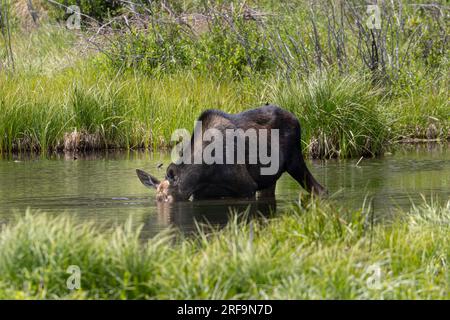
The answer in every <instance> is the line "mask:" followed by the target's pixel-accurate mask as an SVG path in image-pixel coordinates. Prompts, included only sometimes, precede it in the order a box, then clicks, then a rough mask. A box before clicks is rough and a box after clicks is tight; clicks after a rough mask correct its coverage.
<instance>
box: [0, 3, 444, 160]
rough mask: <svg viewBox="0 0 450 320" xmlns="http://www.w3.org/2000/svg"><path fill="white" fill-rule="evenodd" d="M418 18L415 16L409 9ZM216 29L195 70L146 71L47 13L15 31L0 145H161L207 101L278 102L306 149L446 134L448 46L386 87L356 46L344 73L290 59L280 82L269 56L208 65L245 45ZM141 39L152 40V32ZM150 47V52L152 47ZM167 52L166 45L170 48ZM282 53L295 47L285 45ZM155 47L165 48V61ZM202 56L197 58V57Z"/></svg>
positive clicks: (347, 152) (1, 87) (8, 148)
mask: <svg viewBox="0 0 450 320" xmlns="http://www.w3.org/2000/svg"><path fill="white" fill-rule="evenodd" d="M260 4H261V6H262V7H261V8H265V6H266V5H268V3H266V2H264V1H262V2H260ZM195 8H196V7H195V6H193V7H192V10H194V11H195ZM283 8H284V9H283ZM267 9H268V10H269V7H267ZM288 9H289V7H286V6H281V7H280V8H278V7H277V6H274V7H273V10H288ZM290 10H291V9H289V10H288V11H286V12H284V11H283V14H284V15H287V16H286V19H285V20H286V21H285V23H286V26H285V27H286V28H288V29H289V28H293V27H294V26H295V25H298V23H296V21H297V20H296V19H297V18H298V17H297V15H294V14H293V15H292V16H290V15H288V14H287V13H288V12H289V11H290ZM305 10H306V9H305V8H304V6H302V7H301V8H300V7H299V8H298V10H297V11H295V12H296V14H297V13H302V14H303V15H302V17H307V16H308V14H309V9H308V11H305ZM408 12H409V11H408ZM409 14H413V13H412V12H410V13H409ZM415 14H419V13H417V12H416V13H414V15H413V16H412V17H414V16H415ZM322 18H323V17H322ZM322 18H320V19H319V18H318V23H319V27H320V28H322V29H323V28H324V27H326V25H324V24H323V23H324V21H325V20H321V19H322ZM292 19H293V20H292ZM275 21H278V20H275ZM408 21H409V20H408ZM410 22H411V21H409V22H408V23H410ZM423 23H428V22H426V21H425V20H424V22H423ZM244 26H246V25H245V23H244V25H243V26H242V27H243V28H244V29H245V30H244V31H245V35H248V36H249V37H250V38H252V37H253V36H254V35H253V34H252V32H256V31H255V30H253V29H252V28H249V29H248V30H247V28H246V27H244ZM276 26H277V25H276ZM305 28H307V27H305ZM289 30H290V29H289ZM433 30H434V29H433ZM222 31H223V30H221V29H220V28H219V30H218V31H217V32H219V33H218V34H216V33H214V34H213V36H212V38H211V39H209V38H208V34H203V35H202V37H201V38H202V39H203V38H205V39H203V40H205V41H206V42H207V43H208V46H211V47H208V46H206V47H205V48H209V49H211V50H212V49H214V50H213V51H211V52H210V51H206V56H207V57H206V58H205V57H203V58H205V59H206V60H205V61H209V62H208V63H206V62H204V61H203V60H201V59H200V56H196V57H194V58H198V59H200V60H198V59H197V60H198V61H197V60H196V59H194V60H195V61H194V62H195V63H194V65H195V67H192V68H190V67H183V68H182V67H179V64H178V63H175V66H174V68H170V70H165V69H164V68H163V69H161V70H159V69H158V70H159V71H158V70H153V71H158V72H150V73H149V72H145V71H143V70H140V69H139V68H137V67H136V68H134V67H133V65H131V66H130V67H129V68H125V69H126V70H123V69H121V68H122V67H124V65H123V64H121V63H120V61H118V62H117V63H116V64H117V65H116V66H114V65H112V64H111V63H110V62H108V60H107V59H106V58H105V57H104V56H102V55H101V54H99V53H98V52H95V51H92V50H88V49H87V48H88V44H87V42H86V41H85V39H83V37H85V36H86V34H84V33H83V32H81V31H76V32H75V31H70V30H66V29H64V28H61V27H60V26H58V25H56V24H55V23H54V21H52V20H51V19H47V20H46V21H43V22H42V23H41V25H40V26H39V27H38V28H36V27H35V28H31V29H30V30H26V31H25V30H21V29H20V28H19V27H16V28H14V30H13V34H12V39H11V46H12V49H13V52H14V61H15V69H14V72H11V70H7V69H1V70H0V153H4V152H19V151H26V150H33V151H37V152H43V153H44V152H47V151H54V150H59V151H62V150H67V151H70V150H72V149H106V148H152V149H159V148H166V147H169V146H170V138H171V134H172V132H173V131H174V130H175V129H179V128H186V129H188V130H191V129H192V127H193V123H194V120H195V119H196V118H197V117H198V116H199V115H200V114H201V112H202V111H204V110H205V109H208V108H215V109H221V110H223V111H226V112H233V113H235V112H240V111H243V110H246V109H249V108H254V107H257V106H259V105H262V104H264V103H266V102H269V103H276V104H278V105H280V106H281V107H283V108H286V109H288V110H290V111H291V112H293V113H294V114H295V115H296V116H297V117H298V118H299V119H300V122H301V126H302V133H303V136H302V145H303V147H304V149H305V153H306V154H308V155H309V156H312V157H320V158H326V157H342V158H344V157H359V156H361V155H364V156H370V155H377V154H382V152H383V149H384V147H385V146H386V145H387V144H389V143H390V142H392V141H397V140H399V139H401V138H403V137H409V138H424V137H426V136H427V129H428V128H429V127H430V126H431V125H433V126H434V127H435V128H436V130H435V131H436V137H437V138H440V139H441V140H445V139H448V138H449V135H450V113H449V109H450V108H449V101H450V100H449V95H448V90H447V87H448V73H447V72H445V71H446V70H447V69H448V68H446V66H447V65H448V57H447V55H445V54H443V55H438V56H439V59H437V58H436V59H437V60H436V61H437V62H435V64H436V65H433V67H425V66H424V63H425V62H424V61H422V60H421V59H419V58H417V59H416V60H417V61H413V63H411V64H410V65H408V66H407V67H408V68H409V69H405V70H403V71H404V72H402V73H401V74H400V75H399V79H397V80H396V82H395V83H394V84H391V85H388V84H386V83H384V84H374V82H373V77H371V76H368V75H367V72H364V70H360V69H361V68H360V67H359V65H358V64H357V63H356V61H357V60H358V59H357V58H356V56H354V57H353V56H351V55H355V54H356V53H355V52H353V51H349V52H348V54H349V57H348V59H349V60H350V61H352V60H354V62H355V64H354V65H353V64H351V63H350V65H352V66H353V67H352V68H350V70H349V71H348V72H344V73H343V72H338V69H337V67H336V65H334V64H333V63H331V62H330V63H329V64H326V65H325V66H324V69H323V70H321V71H320V72H319V70H315V69H314V68H311V70H309V72H308V75H306V74H305V73H302V72H303V71H302V68H301V67H300V65H301V63H300V65H297V67H295V66H296V64H293V65H292V67H290V69H291V72H292V74H295V75H297V76H298V77H295V76H294V77H293V78H286V77H285V76H284V71H283V70H282V68H279V67H276V66H275V65H276V63H275V62H274V61H272V62H274V63H272V62H271V64H270V65H271V66H270V67H269V66H268V67H267V70H265V71H264V72H256V71H255V72H253V71H252V70H250V69H248V68H244V69H245V70H247V69H248V70H247V71H248V72H247V71H246V72H244V75H242V76H240V77H233V76H230V75H229V72H227V71H226V70H223V72H222V71H220V70H221V69H220V68H219V69H217V70H216V69H215V68H212V67H211V66H210V65H209V63H211V61H214V59H218V58H220V59H224V61H222V62H223V65H222V67H224V68H226V65H227V63H231V65H232V66H235V65H234V64H233V63H237V61H235V60H236V59H237V60H239V61H241V62H242V61H243V63H244V66H245V63H247V62H246V61H245V60H246V59H243V57H244V56H245V55H243V52H242V50H237V49H239V48H240V49H242V48H241V47H240V46H242V45H241V44H239V43H240V42H239V41H237V42H236V41H235V40H236V39H234V38H233V37H234V36H233V35H232V34H228V36H230V37H232V38H233V39H234V40H233V39H228V40H229V41H231V40H233V41H234V42H233V41H232V43H229V42H228V40H227V39H226V38H227V35H225V34H222ZM285 31H287V30H285ZM290 31H292V30H290ZM304 31H305V30H304ZM306 31H307V29H306ZM322 31H323V30H322ZM219 35H220V36H223V37H224V38H225V39H222V40H224V41H225V40H226V41H225V42H224V43H221V44H222V45H225V46H224V47H221V46H220V45H219V44H217V47H214V45H215V43H216V42H217V41H215V40H214V39H215V38H214V37H215V36H219ZM324 35H325V34H323V35H322V38H323V39H322V38H321V39H322V40H323V41H325V38H324ZM132 38H133V37H132ZM207 40H208V41H207ZM285 40H286V39H285ZM2 41H3V40H1V39H0V43H3V42H2ZM146 41H150V44H151V45H152V46H151V48H153V47H155V43H154V42H152V41H151V39H147V40H146ZM305 41H306V40H305ZM324 44H325V43H324ZM324 44H322V45H324ZM124 45H125V46H126V43H124ZM205 45H206V44H205ZM228 45H231V47H230V48H229V47H228ZM291 45H292V43H291ZM305 45H306V46H307V47H308V48H309V47H310V46H313V43H311V41H309V40H308V41H306V42H305ZM186 46H188V44H186ZM186 46H185V45H183V46H182V47H183V50H184V49H186V50H187V49H189V48H187V47H186ZM234 46H237V47H236V48H237V49H236V48H235V47H234ZM3 47H4V46H0V56H2V57H4V56H5V54H6V53H5V52H4V49H3ZM156 47H158V48H159V46H158V45H157V44H156ZM437 47H438V46H437ZM437 47H436V48H437ZM233 48H234V49H236V50H237V51H236V52H235V51H234V49H233ZM308 48H306V49H307V50H308V59H311V60H314V59H315V58H314V52H313V51H311V50H313V48H309V49H308ZM128 49H130V50H131V52H132V51H133V50H134V49H133V47H131V48H128ZM144 49H145V47H144V48H143V50H144ZM166 49H167V50H168V51H170V52H171V51H172V49H174V50H175V49H176V48H171V47H170V46H169V47H168V48H165V49H164V50H166ZM191 49H192V48H191ZM209 49H208V50H209ZM146 50H147V51H148V50H150V49H148V48H147V49H146ZM164 50H163V51H164ZM287 50H288V51H289V50H291V51H292V54H294V51H293V48H291V49H287ZM417 50H419V49H417ZM147 51H145V50H144V53H146V54H149V55H150V56H152V54H153V53H152V52H151V50H150V51H148V52H147ZM224 51H227V52H224ZM263 51H264V50H263ZM269 51H270V50H269ZM127 52H128V51H127ZM164 52H165V51H164ZM164 52H162V56H164V57H165V58H164V59H167V57H166V55H165V53H164ZM264 52H265V53H264V54H266V53H267V54H269V52H266V51H264ZM221 53H223V54H221ZM256 53H258V52H255V54H256ZM416 53H417V52H416ZM130 54H131V53H130ZM417 54H418V53H417ZM219 56H220V57H219ZM297 58H299V57H297ZM161 59H162V58H161ZM292 59H293V58H292ZM169 60H170V59H169ZM210 60H211V61H210ZM256 60H258V59H256ZM170 61H172V60H170ZM202 61H203V62H202ZM358 61H359V60H358ZM433 61H434V60H433ZM172 62H173V61H172ZM172 62H171V63H172ZM291 62H292V63H293V61H291ZM297 62H298V61H297ZM300 62H301V61H300ZM202 63H204V64H205V65H199V64H202ZM305 63H306V62H305ZM310 63H313V62H311V61H310ZM358 63H359V62H358ZM430 65H431V64H430ZM216 67H218V66H216ZM235 67H236V66H235ZM235 67H230V68H231V69H233V68H234V69H236V68H237V67H236V68H235ZM239 68H240V67H239ZM405 68H406V67H405ZM119 69H120V70H119ZM234 69H233V70H234ZM278 69H279V70H278ZM218 70H219V71H218ZM231 74H233V72H231ZM299 79H300V80H299Z"/></svg>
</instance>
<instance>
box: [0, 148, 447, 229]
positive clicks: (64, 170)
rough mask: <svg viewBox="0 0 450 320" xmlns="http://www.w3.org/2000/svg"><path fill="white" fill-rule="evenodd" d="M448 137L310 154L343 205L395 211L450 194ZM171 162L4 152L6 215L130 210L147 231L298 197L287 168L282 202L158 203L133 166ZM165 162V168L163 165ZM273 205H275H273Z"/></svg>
mask: <svg viewBox="0 0 450 320" xmlns="http://www.w3.org/2000/svg"><path fill="white" fill-rule="evenodd" d="M448 150H449V149H448V147H447V145H442V144H435V145H432V144H429V145H405V146H402V147H401V148H398V149H396V150H392V151H391V153H387V154H386V155H385V156H384V157H381V158H375V159H363V160H362V161H361V162H360V163H359V164H358V165H356V163H357V162H358V159H349V160H327V161H314V162H311V161H309V162H308V165H309V167H310V168H311V171H312V173H313V175H314V176H315V177H316V178H317V179H318V180H319V181H320V182H321V183H322V184H323V185H325V186H326V187H327V188H328V190H329V191H330V193H331V194H335V195H334V199H335V200H336V201H337V203H338V204H339V205H341V206H346V207H350V208H360V206H361V205H362V203H363V201H364V199H365V198H366V197H368V199H369V200H370V201H372V202H371V203H372V205H373V207H374V214H375V215H379V216H384V215H389V214H392V213H393V212H395V211H396V208H398V207H401V208H408V207H409V206H410V205H411V201H414V202H420V201H422V198H421V194H424V195H425V196H428V197H429V196H431V195H433V196H437V197H439V198H440V199H441V200H443V201H445V200H447V199H448V198H449V196H450V152H449V151H448ZM169 163H170V158H169V157H168V155H167V154H162V153H149V152H104V153H100V154H98V153H96V154H65V155H49V156H46V157H42V156H36V155H30V154H21V155H9V156H4V157H3V159H1V160H0V222H1V221H6V220H8V219H10V217H12V215H13V213H14V212H15V211H16V212H20V213H22V214H23V212H24V211H25V210H26V209H27V208H32V209H40V210H42V211H45V212H49V213H51V214H61V213H63V212H67V213H70V214H75V215H76V216H77V217H78V218H79V219H81V220H86V219H87V220H95V221H96V222H99V223H100V224H102V225H112V224H113V225H114V224H119V223H124V222H125V221H126V220H127V219H128V218H129V217H130V216H131V217H132V219H133V221H134V222H135V223H136V224H143V225H144V229H145V230H144V231H145V232H144V233H145V234H147V235H151V234H154V233H156V232H159V231H160V230H162V229H165V228H167V227H168V226H173V227H176V228H178V229H180V230H182V231H185V232H190V231H192V230H195V228H196V225H195V221H200V222H206V221H208V222H209V223H210V224H212V225H219V226H223V225H224V224H226V222H227V219H228V217H229V214H230V207H231V208H232V209H234V210H235V211H244V210H245V209H246V208H247V207H248V206H250V209H249V210H250V211H251V212H252V213H253V212H254V213H256V212H261V213H262V214H263V215H268V214H270V212H281V211H283V210H286V208H288V207H290V206H291V205H292V204H293V203H294V202H295V201H297V200H298V198H299V193H300V192H301V191H302V189H301V187H300V186H299V185H298V183H297V182H296V181H295V180H293V179H292V178H291V177H290V176H289V175H287V174H285V175H283V176H282V177H281V179H280V180H279V182H278V183H277V189H276V203H267V201H261V200H259V201H256V200H255V201H243V200H232V201H230V200H228V201H227V200H222V201H201V202H185V203H175V204H170V205H168V204H163V205H158V204H156V203H155V201H154V196H155V193H154V191H153V190H149V189H147V188H145V187H144V186H142V184H141V183H140V182H139V180H138V179H137V177H136V174H135V169H136V168H141V169H144V170H146V171H148V172H150V173H152V174H154V175H155V176H157V177H158V178H162V177H163V176H164V174H165V168H166V167H167V165H168V164H169ZM160 164H162V168H161V165H160ZM271 209H272V211H271Z"/></svg>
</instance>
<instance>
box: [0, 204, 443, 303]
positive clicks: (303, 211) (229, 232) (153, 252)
mask: <svg viewBox="0 0 450 320" xmlns="http://www.w3.org/2000/svg"><path fill="white" fill-rule="evenodd" d="M367 212H368V210H364V209H362V210H358V211H346V210H343V209H339V208H336V206H335V205H333V204H330V203H329V204H326V203H317V202H310V203H309V204H307V205H306V206H304V207H302V208H300V207H297V208H294V209H292V210H289V212H286V213H285V214H281V215H280V216H278V217H276V218H274V219H272V220H270V221H259V222H253V223H252V224H248V223H243V222H238V220H237V219H235V220H233V221H231V222H230V223H229V224H228V225H227V226H226V227H225V229H224V230H221V231H215V232H213V233H211V234H208V235H206V234H201V235H199V236H197V237H194V238H190V239H184V240H182V241H179V240H177V239H178V238H177V236H176V233H173V232H165V233H161V234H160V235H158V236H156V237H155V238H152V239H150V240H148V242H143V241H142V240H140V239H139V229H136V228H133V227H131V225H132V224H131V223H129V224H127V225H124V226H120V227H117V228H116V229H112V230H110V231H109V232H98V227H96V226H94V225H92V224H88V223H83V224H79V223H77V222H75V221H74V220H73V218H70V217H69V216H67V215H61V216H58V217H56V218H55V217H51V216H48V215H45V214H42V213H41V214H32V213H27V214H25V215H21V216H18V217H17V219H16V220H15V221H14V222H11V223H10V224H8V225H6V226H3V228H2V230H1V232H0V272H1V274H2V279H1V280H0V297H1V298H16V299H22V298H50V299H52V298H113V299H125V298H139V299H140V298H177V299H196V298H197V299H198V298H200V299H203V298H217V299H233V298H257V299H266V298H270V299H292V298H312V299H319V298H331V299H362V298H364V299H365V298H368V299H448V298H450V288H449V283H450V281H449V280H450V279H449V270H448V262H449V259H450V247H449V245H450V242H449V241H448V234H449V231H450V230H449V225H450V204H449V203H447V205H438V204H436V203H432V202H431V203H429V204H423V205H422V206H420V207H414V208H412V209H411V211H410V212H407V213H399V215H398V217H397V218H396V219H395V220H394V221H391V222H389V223H379V224H377V223H376V224H375V225H373V226H372V224H371V222H370V215H368V214H367ZM69 265H77V266H79V267H80V270H81V289H80V290H75V291H70V290H68V289H67V286H66V280H67V278H68V277H69V276H70V274H68V273H67V268H68V267H69Z"/></svg>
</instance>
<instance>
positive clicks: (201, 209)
mask: <svg viewBox="0 0 450 320" xmlns="http://www.w3.org/2000/svg"><path fill="white" fill-rule="evenodd" d="M275 212H276V201H275V199H261V200H258V199H255V200H233V201H232V202H230V200H207V201H206V200H205V201H197V202H193V201H186V202H175V203H156V214H155V215H151V214H150V215H148V216H147V219H146V220H145V221H144V227H143V230H142V231H143V234H144V236H148V235H151V234H153V233H154V232H155V225H158V226H159V227H160V228H161V229H164V228H165V227H172V228H176V229H177V230H180V231H181V232H182V233H184V234H189V233H192V232H196V231H197V230H198V228H199V227H206V228H207V227H208V226H211V227H213V228H221V227H224V226H225V225H226V224H227V222H228V221H229V219H230V218H231V217H232V216H233V215H236V214H239V219H246V220H247V219H255V218H256V219H258V218H269V217H271V216H272V215H274V214H275Z"/></svg>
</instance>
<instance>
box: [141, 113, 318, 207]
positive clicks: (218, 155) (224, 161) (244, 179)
mask: <svg viewBox="0 0 450 320" xmlns="http://www.w3.org/2000/svg"><path fill="white" fill-rule="evenodd" d="M300 138H301V137H300V123H299V121H298V119H297V118H296V117H295V116H294V115H293V114H292V113H290V112H288V111H286V110H283V109H281V108H279V107H277V106H273V105H266V106H263V107H260V108H256V109H252V110H248V111H245V112H242V113H238V114H227V113H224V112H222V111H218V110H206V111H204V112H203V113H202V114H201V115H200V117H199V118H198V120H197V122H196V125H195V128H194V133H193V134H192V136H191V137H190V139H189V141H187V143H186V141H185V143H184V147H183V148H182V149H181V150H182V152H180V154H179V155H180V158H179V159H178V160H177V161H175V162H174V163H171V164H170V165H169V167H168V168H167V172H166V178H165V180H163V181H162V182H161V181H159V180H158V179H156V178H155V177H153V176H151V175H150V174H148V173H146V172H144V171H142V170H137V174H138V177H139V179H140V180H141V182H142V183H143V184H144V185H146V186H147V187H151V188H156V189H157V200H158V201H180V200H188V199H189V198H190V197H191V196H192V197H193V199H195V200H198V199H207V198H223V197H239V198H246V197H253V196H255V194H256V193H257V192H258V195H259V196H265V197H273V196H274V194H275V186H276V182H277V180H278V179H279V178H280V176H281V175H282V174H283V173H284V172H288V173H289V174H290V175H291V176H292V177H293V178H294V179H295V180H297V181H298V183H300V185H301V186H302V187H303V188H305V189H306V190H307V191H309V192H313V193H315V194H318V195H322V194H325V193H326V190H325V189H324V188H323V187H322V186H321V185H320V184H319V183H318V182H317V181H316V180H315V179H314V177H313V176H312V174H311V172H310V171H309V170H308V168H307V166H306V164H305V162H304V160H303V155H302V152H301V146H300V141H301V140H300Z"/></svg>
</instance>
